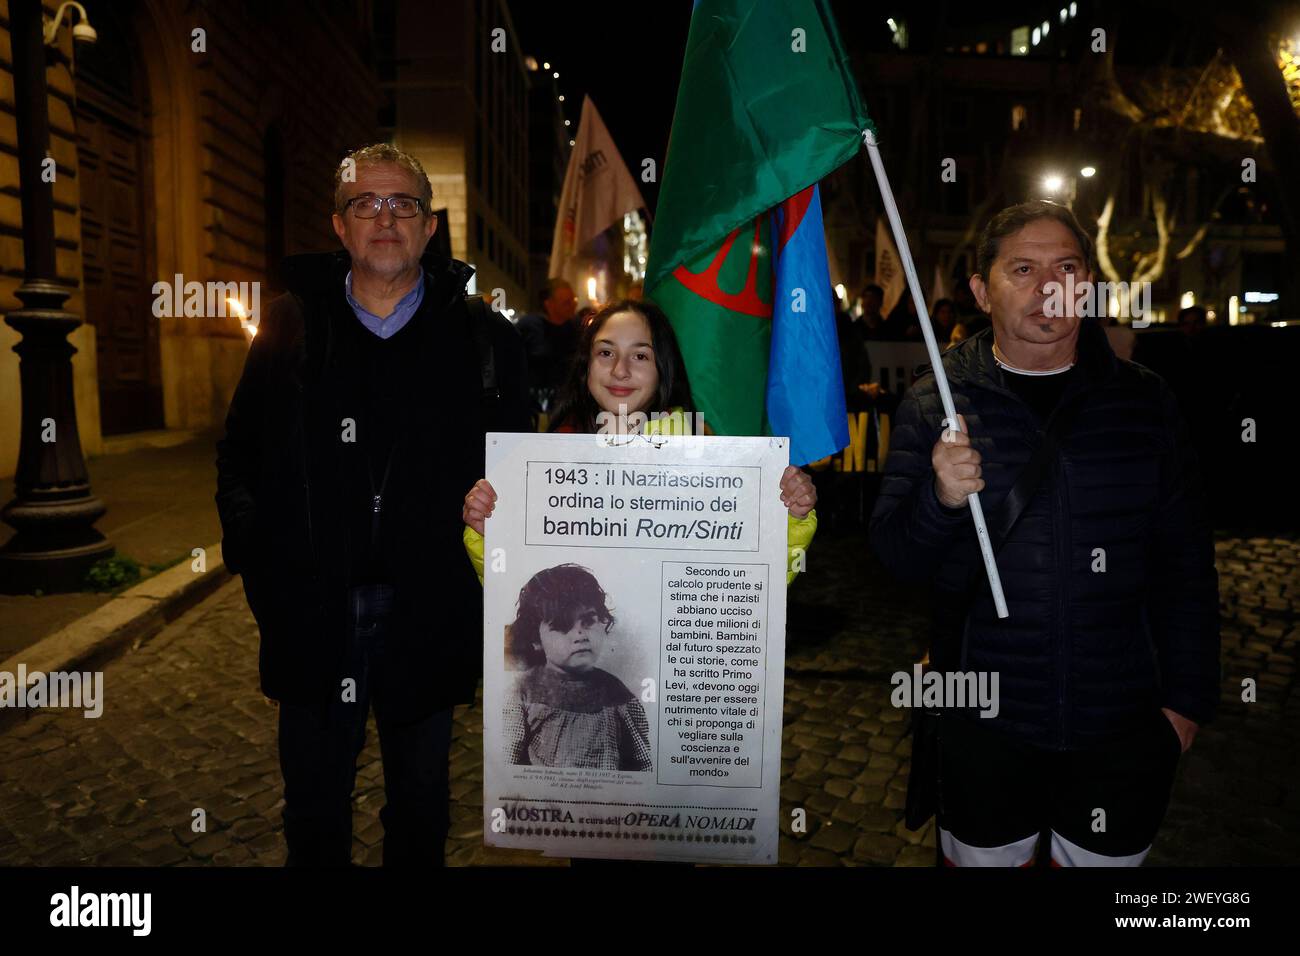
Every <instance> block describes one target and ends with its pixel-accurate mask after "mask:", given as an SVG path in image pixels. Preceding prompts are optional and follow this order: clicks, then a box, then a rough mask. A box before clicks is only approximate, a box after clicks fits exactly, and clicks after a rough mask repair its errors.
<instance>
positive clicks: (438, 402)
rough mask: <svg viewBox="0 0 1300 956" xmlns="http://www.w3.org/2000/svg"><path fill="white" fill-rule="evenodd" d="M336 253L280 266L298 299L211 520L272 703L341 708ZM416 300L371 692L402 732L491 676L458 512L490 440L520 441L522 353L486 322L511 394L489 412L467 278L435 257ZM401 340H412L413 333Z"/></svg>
mask: <svg viewBox="0 0 1300 956" xmlns="http://www.w3.org/2000/svg"><path fill="white" fill-rule="evenodd" d="M349 265H350V261H349V259H348V256H347V254H346V253H344V252H338V253H333V254H328V253H326V254H309V255H302V256H294V257H291V258H289V259H286V260H285V262H284V277H285V284H286V286H287V287H288V289H289V293H288V294H286V295H283V296H280V297H279V298H277V299H275V300H274V301H273V302H271V303H269V304H268V306H267V308H266V309H265V310H264V313H265V314H264V315H263V316H262V317H261V321H260V324H259V325H258V332H257V337H256V338H254V339H253V343H252V346H251V348H250V350H249V353H248V358H247V360H246V362H245V365H244V372H243V376H242V377H241V378H240V381H239V385H238V387H237V388H236V390H235V395H234V398H233V399H232V400H231V403H230V411H229V414H228V415H227V417H226V434H225V437H224V438H222V440H221V441H219V442H218V443H217V495H216V501H217V509H218V511H219V512H220V515H221V528H222V535H223V537H222V548H223V552H224V556H225V561H226V565H227V567H229V568H230V570H231V571H232V572H234V573H236V574H242V575H243V579H244V593H245V594H246V596H247V598H248V604H249V607H250V608H251V609H252V611H253V615H254V617H255V618H256V619H257V623H258V627H259V629H260V631H261V637H262V640H261V647H260V665H261V667H260V669H261V678H262V690H263V692H264V693H265V694H266V695H267V696H268V697H271V698H274V699H276V700H283V701H289V702H292V703H303V704H313V703H315V704H321V703H324V702H325V701H326V700H328V699H329V698H330V697H331V696H332V695H334V694H338V693H339V688H340V680H341V679H342V678H343V677H344V676H347V675H345V674H344V671H343V667H344V663H343V650H344V642H345V637H346V633H345V629H346V627H347V625H348V620H349V606H348V582H349V579H348V572H349V566H350V562H349V549H350V537H349V523H350V522H349V517H350V511H349V509H351V508H355V503H356V502H357V500H358V496H357V494H356V492H355V490H354V489H351V488H349V485H348V482H349V475H348V469H347V468H346V467H345V466H344V456H343V443H342V441H341V440H340V434H341V431H340V429H341V423H342V420H343V418H344V417H346V416H348V415H349V414H351V411H350V410H349V409H348V408H347V407H345V406H344V402H345V396H346V389H345V387H344V382H345V381H346V377H347V376H346V370H347V367H348V363H349V362H354V361H355V360H356V356H355V355H351V354H349V351H348V349H347V348H345V346H344V343H346V341H347V339H346V337H345V336H344V335H343V334H342V333H343V331H344V329H345V325H346V324H348V323H355V322H357V321H358V320H357V318H356V315H355V314H354V313H353V312H352V309H351V308H350V306H349V305H348V303H347V299H346V296H345V293H344V285H343V281H344V277H345V276H346V275H347V271H348V268H349ZM422 265H423V266H424V270H425V276H424V283H425V286H424V301H423V302H422V303H421V305H420V308H419V310H418V311H417V312H416V314H415V315H414V316H413V317H412V319H411V323H412V324H413V325H414V326H415V328H414V329H413V331H414V332H415V335H414V336H413V337H412V338H411V343H412V344H411V348H412V349H414V350H416V352H417V353H418V354H417V355H416V356H415V357H414V358H415V363H416V365H417V366H418V368H419V370H420V374H419V375H418V376H415V377H413V379H412V380H411V381H409V382H404V383H402V389H403V392H402V394H403V399H402V402H403V404H402V409H403V414H402V415H401V416H400V419H399V421H398V423H397V424H398V426H399V427H400V429H401V430H402V436H403V438H402V440H403V447H404V453H403V455H402V459H401V460H402V465H401V467H400V468H395V469H394V473H393V476H392V482H391V484H390V486H389V488H390V491H389V493H388V494H386V499H388V500H389V501H390V504H389V506H388V511H387V512H386V513H390V514H391V515H392V518H391V528H392V534H393V539H394V545H393V547H394V550H395V554H394V556H393V557H392V558H391V559H390V565H391V571H392V573H393V574H394V576H395V580H394V582H393V583H394V584H395V585H396V592H397V596H396V607H395V615H396V618H397V621H396V625H395V628H394V631H393V633H392V635H391V637H390V638H389V640H388V643H387V645H386V648H385V653H386V655H387V657H388V660H389V666H388V667H386V668H385V669H384V673H383V675H382V676H383V684H382V686H379V687H376V691H377V693H380V694H382V695H383V697H384V698H385V706H386V708H387V709H388V712H389V714H390V715H391V716H392V718H393V719H395V720H416V719H419V718H421V717H423V716H426V715H427V714H430V713H432V712H434V711H436V710H442V709H444V708H446V707H449V706H451V705H452V704H455V703H462V702H467V701H470V700H473V696H474V685H475V682H476V680H477V676H478V672H479V670H480V668H481V663H482V654H483V643H482V634H483V625H482V620H483V618H482V614H483V611H482V600H481V596H480V595H481V589H480V588H479V587H478V586H477V584H476V582H475V580H474V574H473V571H472V570H471V569H470V565H469V562H467V561H466V560H465V554H464V549H463V544H462V542H461V531H462V528H463V524H462V523H461V504H462V501H463V498H464V495H465V491H466V489H468V488H469V487H470V486H471V485H472V484H473V483H474V482H475V481H476V480H477V479H478V478H480V477H481V476H482V474H483V459H484V433H485V432H486V431H526V430H528V428H529V425H530V418H529V411H528V404H527V390H526V382H527V367H526V363H525V357H524V351H523V343H522V342H521V341H520V340H519V336H518V334H517V333H516V332H515V330H514V328H513V326H511V325H510V323H509V321H508V320H506V319H505V318H504V317H503V316H500V315H499V314H497V313H494V312H487V313H486V314H485V315H484V316H483V317H482V318H483V319H484V320H485V321H486V322H487V323H488V324H489V328H488V341H489V342H490V343H491V346H492V353H493V356H494V359H495V363H496V371H497V381H498V384H499V386H500V392H501V395H500V397H499V398H497V399H495V400H494V399H492V398H491V397H489V396H485V395H484V389H483V379H482V374H481V367H482V362H481V352H480V349H479V346H478V341H479V339H478V337H476V335H475V330H474V328H473V326H472V325H471V321H472V318H471V315H470V312H469V309H468V308H467V307H466V303H465V298H464V291H465V283H466V282H467V280H468V279H469V277H470V275H472V273H473V269H472V268H470V267H469V266H467V265H466V264H465V263H463V262H458V261H455V260H445V259H444V260H437V259H434V258H432V257H426V259H425V260H424V261H423V262H422ZM403 334H405V330H404V333H403Z"/></svg>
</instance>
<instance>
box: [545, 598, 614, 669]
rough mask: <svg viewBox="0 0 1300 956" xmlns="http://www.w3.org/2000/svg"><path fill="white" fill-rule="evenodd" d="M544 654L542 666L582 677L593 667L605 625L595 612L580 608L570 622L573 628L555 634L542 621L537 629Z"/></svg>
mask: <svg viewBox="0 0 1300 956" xmlns="http://www.w3.org/2000/svg"><path fill="white" fill-rule="evenodd" d="M537 633H538V636H539V637H540V638H541V641H542V650H543V651H544V652H545V654H546V666H547V667H551V668H554V669H555V670H558V671H565V672H567V673H570V674H585V673H587V672H588V671H590V670H591V669H592V668H593V667H595V666H596V658H598V657H599V656H600V651H601V649H602V648H603V647H604V644H605V625H604V624H603V623H602V622H601V620H600V616H599V615H598V614H597V613H596V609H595V608H591V607H584V608H581V609H580V610H579V611H578V612H577V614H575V615H574V618H573V627H571V628H569V630H567V631H557V630H555V629H554V628H553V627H551V625H550V623H549V622H547V621H543V622H542V623H541V624H539V625H538V627H537Z"/></svg>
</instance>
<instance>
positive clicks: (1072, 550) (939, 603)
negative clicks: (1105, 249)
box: [871, 320, 1219, 749]
mask: <svg viewBox="0 0 1300 956" xmlns="http://www.w3.org/2000/svg"><path fill="white" fill-rule="evenodd" d="M992 344H993V339H992V331H991V330H986V331H984V332H981V333H980V334H978V335H976V336H974V337H972V338H970V339H967V340H966V341H965V342H963V343H961V344H960V345H958V346H957V347H956V348H953V349H951V350H950V351H949V352H948V353H947V354H945V355H944V358H943V363H944V369H945V370H946V371H947V374H948V378H949V382H950V384H951V389H952V393H953V401H954V403H955V404H956V409H957V412H958V413H959V414H961V415H963V416H964V417H965V419H966V425H967V429H968V431H969V433H970V436H971V443H972V444H973V446H974V447H975V449H976V451H978V452H979V454H980V456H981V459H982V472H983V478H984V480H985V482H986V487H985V490H984V491H983V492H982V493H981V494H980V501H981V504H982V505H983V507H984V511H985V514H986V515H988V516H992V515H994V514H995V513H996V512H997V511H998V509H1000V507H1001V505H1002V502H1003V499H1004V498H1005V497H1006V495H1007V493H1008V492H1009V491H1010V489H1011V487H1012V485H1013V484H1014V482H1015V480H1016V478H1017V476H1018V475H1019V474H1020V472H1021V470H1022V469H1023V468H1024V466H1025V464H1026V463H1027V462H1028V460H1029V458H1030V456H1031V454H1032V453H1033V450H1034V448H1035V447H1036V446H1037V444H1038V443H1039V442H1040V441H1041V439H1042V437H1043V435H1044V434H1045V431H1046V429H1045V427H1042V426H1040V425H1039V423H1038V421H1037V419H1036V418H1035V417H1034V414H1033V412H1032V411H1031V410H1030V409H1029V407H1028V406H1027V405H1026V404H1025V403H1024V402H1022V401H1021V400H1020V399H1019V398H1018V397H1017V396H1016V395H1015V394H1014V393H1013V392H1012V391H1010V390H1009V389H1008V388H1007V387H1006V385H1005V383H1004V381H1003V372H1002V369H1001V368H1000V367H999V366H998V365H997V363H996V362H995V361H994V359H993V351H992ZM1078 361H1079V366H1080V368H1079V369H1078V370H1077V371H1079V372H1081V373H1082V374H1080V375H1079V376H1078V377H1077V379H1076V380H1075V381H1074V382H1073V383H1072V384H1071V385H1070V386H1069V389H1068V390H1067V393H1066V396H1065V398H1064V399H1063V404H1064V403H1065V402H1066V401H1069V400H1070V398H1071V396H1073V395H1074V394H1075V392H1078V391H1082V392H1083V393H1084V394H1082V395H1081V396H1080V397H1079V402H1080V404H1079V405H1078V411H1077V413H1076V417H1075V419H1074V421H1073V423H1072V424H1071V426H1070V429H1069V431H1068V432H1067V433H1066V434H1065V435H1064V436H1063V437H1062V439H1061V443H1060V453H1059V455H1058V456H1057V458H1056V460H1055V461H1054V462H1052V463H1051V465H1050V466H1049V467H1048V469H1047V471H1046V472H1045V474H1044V477H1043V481H1042V484H1041V485H1040V486H1039V488H1038V491H1037V493H1036V494H1035V495H1034V497H1033V498H1032V500H1031V501H1030V502H1029V504H1028V505H1027V506H1026V507H1025V510H1024V512H1023V514H1022V515H1021V517H1020V520H1019V521H1018V522H1017V524H1016V525H1015V527H1013V528H1012V530H1011V533H1010V534H1009V535H1008V537H1007V540H1006V542H1005V544H1004V545H1003V547H1002V548H1001V549H1000V551H999V553H998V569H999V572H1000V574H1001V578H1002V586H1003V591H1004V593H1005V595H1006V599H1007V606H1008V609H1009V611H1010V617H1008V618H1006V619H1005V620H999V619H998V617H997V613H996V611H995V610H994V607H993V598H992V594H991V592H990V590H989V585H988V581H987V579H986V577H985V574H984V570H983V563H982V561H981V559H980V554H979V548H978V544H977V541H976V536H975V530H974V525H973V523H972V521H971V517H970V512H969V509H968V508H966V507H964V506H963V507H962V508H960V509H948V508H945V507H944V506H943V505H942V504H940V502H939V500H938V498H937V497H936V495H935V490H934V470H933V467H932V465H931V462H930V456H931V452H932V449H933V447H934V443H935V442H936V441H937V440H938V438H939V435H940V433H941V430H942V429H941V426H940V423H941V421H942V420H943V418H944V414H943V410H942V405H941V403H940V401H939V395H938V390H937V388H936V386H935V380H934V376H933V374H930V373H929V372H928V370H927V373H926V374H925V375H924V376H923V377H922V378H921V379H920V380H918V381H917V383H916V384H915V385H914V386H913V388H912V389H911V391H909V392H908V394H907V397H906V398H905V400H904V401H903V403H902V404H901V405H900V407H899V409H898V414H897V418H896V423H895V425H894V429H893V434H892V435H891V438H890V452H889V461H888V463H887V465H886V469H885V475H884V479H883V482H882V486H881V493H880V497H879V499H878V500H877V502H876V507H875V511H874V513H873V515H872V518H871V546H872V549H873V550H874V551H875V553H876V554H877V555H878V556H879V557H880V559H881V560H882V561H883V562H884V563H885V564H886V565H887V566H888V567H889V568H890V569H891V570H892V571H893V572H894V573H895V574H897V575H898V576H899V577H900V578H904V579H909V580H914V581H930V582H932V583H933V585H934V588H935V592H934V607H933V616H934V622H935V632H934V635H933V643H932V651H931V653H932V658H933V661H934V663H935V666H936V667H937V668H939V669H948V670H954V669H955V670H961V671H977V672H978V671H988V672H993V671H996V672H998V675H999V692H1000V693H999V698H1000V712H999V714H998V716H997V717H996V718H993V719H990V720H989V721H988V722H989V723H990V724H993V725H995V726H997V727H998V728H999V729H1002V730H1004V731H1006V732H1009V733H1012V734H1014V735H1016V736H1018V737H1020V738H1023V739H1026V740H1028V741H1031V742H1033V743H1035V744H1039V745H1042V746H1046V747H1052V748H1056V749H1074V748H1078V747H1083V746H1087V745H1089V744H1092V743H1095V742H1099V741H1102V740H1106V739H1113V738H1115V737H1117V736H1121V735H1123V734H1125V733H1126V732H1129V731H1131V730H1134V729H1136V728H1137V727H1138V726H1140V725H1142V724H1143V723H1144V722H1147V724H1148V726H1149V721H1150V720H1151V719H1152V716H1153V715H1154V714H1158V713H1159V708H1160V707H1161V706H1164V707H1169V708H1171V709H1172V710H1174V711H1176V712H1177V713H1180V714H1182V715H1183V716H1185V717H1188V718H1190V719H1192V720H1195V721H1197V722H1198V723H1205V722H1206V721H1208V720H1209V719H1210V718H1211V717H1212V716H1213V714H1214V711H1215V706H1216V703H1217V700H1218V694H1219V691H1218V687H1219V613H1218V610H1219V609H1218V575H1217V572H1216V571H1215V567H1214V545H1213V538H1212V535H1211V533H1210V530H1209V527H1208V525H1207V523H1206V518H1205V508H1204V502H1203V498H1202V491H1201V486H1200V482H1199V479H1198V476H1197V469H1196V463H1195V460H1194V455H1193V453H1192V450H1191V443H1190V441H1189V439H1188V434H1187V430H1186V426H1185V424H1184V423H1183V422H1182V420H1181V418H1180V416H1179V414H1178V411H1177V408H1176V407H1175V403H1174V399H1173V396H1172V393H1171V392H1170V390H1169V389H1168V387H1167V386H1166V385H1165V383H1164V382H1163V381H1162V380H1161V379H1160V378H1159V377H1158V376H1157V375H1155V374H1154V373H1153V372H1151V371H1149V370H1147V369H1145V368H1143V367H1141V366H1139V365H1135V364H1133V363H1131V362H1126V361H1121V360H1119V359H1117V358H1116V357H1115V354H1114V352H1113V351H1112V350H1111V348H1110V345H1109V343H1108V342H1107V340H1106V335H1105V332H1104V330H1103V329H1102V328H1101V327H1100V326H1098V325H1097V323H1096V322H1095V321H1093V320H1084V322H1083V325H1082V328H1081V329H1080V334H1079V358H1078ZM1103 559H1104V568H1105V570H1104V571H1102V570H1100V568H1101V567H1103V565H1102V560H1103ZM1094 568H1096V569H1097V570H1094ZM968 609H969V610H968ZM975 713H976V711H974V710H973V709H968V710H965V711H962V712H961V716H965V717H972V718H973V717H974V716H975ZM981 719H982V718H981Z"/></svg>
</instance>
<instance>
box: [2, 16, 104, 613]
mask: <svg viewBox="0 0 1300 956" xmlns="http://www.w3.org/2000/svg"><path fill="white" fill-rule="evenodd" d="M68 7H73V8H75V10H76V11H77V13H78V14H79V15H80V17H81V22H80V23H78V24H77V25H75V26H74V27H73V31H72V35H73V39H74V40H76V41H78V42H82V43H89V42H93V41H94V38H95V31H94V29H93V28H92V27H91V26H90V23H89V22H88V20H87V18H86V11H85V10H84V9H82V7H81V5H80V4H77V3H64V4H63V5H62V6H61V7H59V10H58V13H57V14H56V15H55V17H54V19H53V21H51V22H47V21H45V20H44V17H43V12H42V9H41V0H10V2H9V33H10V41H11V46H12V49H13V76H14V114H15V119H16V120H17V127H18V176H19V184H20V188H19V193H20V196H21V202H22V222H23V270H24V277H23V284H22V285H21V286H19V287H18V290H17V291H16V292H15V293H14V295H15V296H17V298H18V299H19V301H21V302H22V304H23V307H22V308H21V309H17V310H15V311H13V312H10V313H9V314H8V315H6V316H5V322H7V323H8V324H9V325H11V326H12V327H13V328H15V329H16V330H17V331H18V333H19V334H20V335H21V336H22V337H21V339H20V340H19V342H18V344H17V345H15V346H14V351H15V352H17V353H18V358H19V363H18V375H19V382H20V388H21V394H22V416H21V420H22V425H21V427H22V432H21V437H20V439H19V446H18V470H17V472H16V473H15V475H14V491H15V495H14V499H13V500H12V501H10V502H9V503H8V504H7V505H5V506H4V508H3V509H0V519H3V520H4V522H5V523H6V524H8V525H10V526H11V527H12V528H13V529H14V530H15V532H16V534H15V535H14V536H13V538H11V539H10V540H9V542H8V543H7V544H6V545H5V546H4V547H3V548H0V591H4V592H8V593H11V594H15V593H19V594H20V593H27V592H30V591H32V590H35V589H38V588H39V589H41V590H44V591H71V590H75V589H77V588H78V587H79V586H80V585H81V582H82V579H83V578H84V577H85V573H86V571H87V570H88V569H89V568H90V566H91V565H92V564H94V563H95V562H96V561H98V560H99V559H101V558H105V557H108V556H109V555H111V554H112V553H113V546H112V544H110V543H109V541H108V540H107V539H106V538H105V537H104V536H103V535H102V534H100V533H99V532H98V531H96V530H95V528H94V524H95V522H96V521H98V520H99V518H100V517H101V516H102V515H103V514H104V512H105V511H107V510H108V509H107V508H105V506H104V503H103V502H102V501H100V500H99V499H98V498H96V497H95V496H94V495H92V494H91V493H90V477H89V475H88V474H87V472H86V462H85V459H84V458H83V457H82V454H81V436H80V434H79V433H78V430H77V406H76V402H75V400H74V398H73V390H72V355H73V353H74V352H76V349H75V348H73V347H72V345H71V344H69V342H68V333H70V332H71V331H72V330H73V329H75V328H76V327H77V326H79V325H80V324H81V319H79V318H78V317H77V316H75V315H73V314H72V313H71V312H68V311H66V310H65V309H64V308H63V303H64V302H65V301H67V298H68V296H69V295H71V294H72V290H71V289H69V288H68V287H67V286H65V285H63V284H62V283H60V282H59V281H58V271H57V268H56V264H55V257H54V193H53V187H52V184H50V183H48V182H44V181H42V177H41V170H42V166H43V164H44V163H45V159H46V156H47V155H48V154H49V148H50V117H49V112H48V99H47V96H48V94H47V91H46V85H45V47H46V44H47V42H50V41H51V40H54V39H57V35H58V28H59V24H60V23H61V22H62V20H63V14H64V12H65V11H66V9H67V8H68Z"/></svg>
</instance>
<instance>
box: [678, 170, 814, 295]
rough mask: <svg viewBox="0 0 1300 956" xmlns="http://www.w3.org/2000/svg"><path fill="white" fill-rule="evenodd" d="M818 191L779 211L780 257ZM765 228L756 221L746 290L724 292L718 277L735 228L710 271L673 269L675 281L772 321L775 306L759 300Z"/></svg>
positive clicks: (806, 192) (796, 198)
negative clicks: (760, 263)
mask: <svg viewBox="0 0 1300 956" xmlns="http://www.w3.org/2000/svg"><path fill="white" fill-rule="evenodd" d="M814 188H816V184H814V185H812V186H809V187H808V188H807V189H803V190H800V191H799V192H797V193H795V194H794V195H793V196H791V197H790V198H789V199H787V200H785V201H784V202H782V203H781V205H779V206H778V207H777V208H776V220H777V254H778V255H779V254H780V253H781V252H783V251H784V250H785V247H786V243H788V242H789V241H790V239H791V238H792V237H793V236H794V234H795V232H796V231H797V230H798V229H799V224H800V223H801V222H803V218H804V216H805V215H807V214H808V207H809V206H810V205H812V199H813V189H814ZM762 225H763V216H759V217H758V218H756V219H755V220H754V241H753V242H752V243H751V244H750V249H749V272H748V274H747V275H746V276H745V287H744V288H743V289H741V290H740V291H739V292H724V291H723V290H722V289H720V288H719V287H718V274H719V273H720V272H721V271H722V266H723V263H725V262H726V261H727V256H728V254H729V253H730V252H731V246H732V244H733V243H734V242H735V241H736V236H738V235H739V234H740V227H739V226H737V227H736V228H735V229H733V230H732V232H731V234H730V235H728V236H727V238H726V239H725V240H724V241H723V243H722V246H721V247H720V248H719V249H718V251H717V252H716V253H715V254H714V256H713V260H712V261H711V262H710V263H709V267H708V268H707V269H705V270H704V271H703V272H691V271H689V270H688V269H687V268H686V266H684V265H680V266H678V267H677V268H676V269H674V270H673V278H674V279H676V280H677V281H678V282H680V283H681V284H682V285H684V286H686V288H688V289H690V290H691V291H692V292H694V293H695V294H696V295H698V296H699V297H700V298H702V299H705V300H707V301H709V302H712V303H713V304H714V305H720V306H722V307H723V308H724V309H728V310H730V311H732V312H739V313H741V314H742V315H752V316H755V317H757V318H760V319H770V318H771V317H772V303H771V302H764V301H763V300H762V299H760V298H759V297H758V257H759V252H760V249H761V246H760V242H759V240H760V238H761V236H762Z"/></svg>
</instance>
